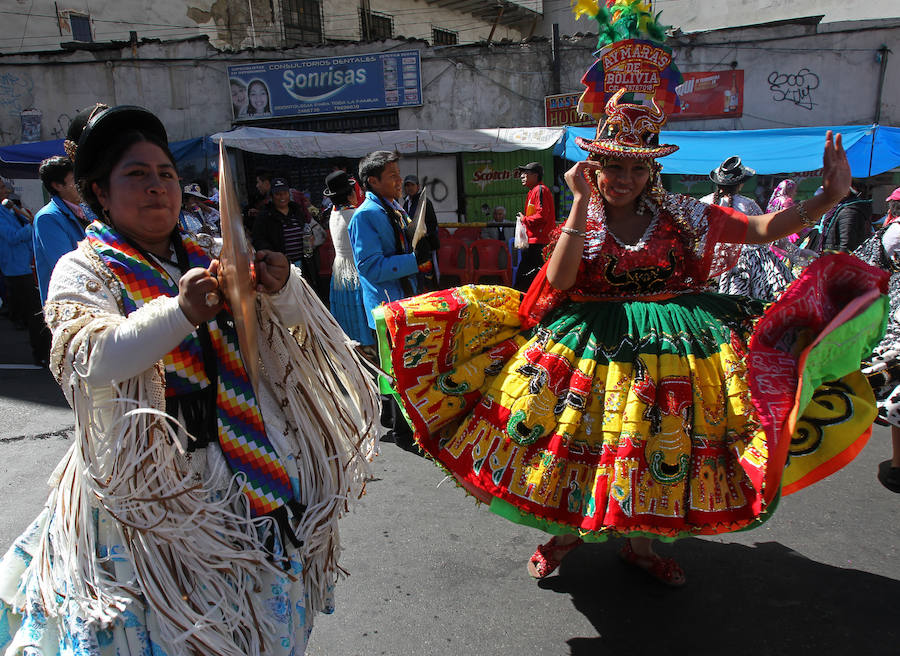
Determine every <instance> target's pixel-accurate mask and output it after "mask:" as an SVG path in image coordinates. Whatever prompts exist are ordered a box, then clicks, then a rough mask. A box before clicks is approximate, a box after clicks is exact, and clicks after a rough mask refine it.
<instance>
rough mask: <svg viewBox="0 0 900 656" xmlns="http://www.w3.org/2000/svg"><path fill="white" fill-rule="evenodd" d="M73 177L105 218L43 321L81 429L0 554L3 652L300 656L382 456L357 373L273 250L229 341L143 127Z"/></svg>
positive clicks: (104, 143)
mask: <svg viewBox="0 0 900 656" xmlns="http://www.w3.org/2000/svg"><path fill="white" fill-rule="evenodd" d="M75 177H76V180H77V181H78V184H79V186H80V188H81V193H82V196H83V197H84V199H85V200H86V201H87V202H88V203H90V205H91V207H92V209H93V210H94V211H95V212H96V214H97V216H100V217H102V218H101V219H99V220H97V221H94V222H93V223H92V224H91V225H90V226H88V228H87V230H86V238H85V240H84V241H82V242H80V243H79V244H78V247H77V248H76V249H75V250H74V251H73V252H71V253H67V254H66V255H64V256H63V257H62V258H61V259H60V261H59V263H58V264H57V265H56V267H55V269H54V271H53V275H52V277H51V280H50V287H49V294H48V299H47V303H46V305H45V306H44V316H45V317H46V320H47V324H48V326H49V327H50V329H51V331H52V333H53V347H52V351H51V356H50V360H51V363H50V368H51V371H52V372H53V374H54V376H55V377H56V379H57V381H58V382H59V384H60V386H61V387H62V390H63V392H64V394H65V395H66V398H67V400H68V401H69V404H70V405H71V406H72V408H73V410H74V411H75V435H74V439H73V443H72V446H71V448H70V449H69V451H68V453H67V454H66V456H65V457H64V458H63V460H62V461H61V462H60V464H59V466H58V467H57V468H56V471H54V472H53V474H52V476H51V478H50V481H49V484H50V489H51V491H50V496H49V499H48V501H47V504H46V506H45V507H44V509H43V511H42V512H41V513H40V515H39V516H38V518H37V519H36V520H35V522H34V523H33V524H32V525H31V526H30V527H29V528H28V529H27V530H26V531H25V533H23V534H22V535H21V536H20V537H19V538H17V539H16V541H15V542H14V544H13V546H12V547H11V548H10V549H9V551H8V552H7V553H6V555H5V556H4V557H3V559H2V560H0V652H2V653H4V654H7V655H8V656H12V655H13V654H16V655H27V656H37V655H42V656H52V655H56V654H67V655H68V654H71V655H75V656H119V655H125V654H132V655H137V654H148V655H149V654H153V656H182V655H185V654H216V655H217V656H248V655H252V656H260V655H263V654H265V655H269V656H275V655H279V656H288V655H290V656H294V655H296V654H302V653H304V652H305V650H306V644H307V640H308V638H309V633H310V631H311V630H312V625H313V619H314V618H315V616H316V615H317V614H318V613H319V612H330V611H331V610H332V607H333V604H332V590H333V587H334V584H335V582H336V580H337V577H338V574H339V573H340V569H339V567H338V563H337V558H338V555H339V553H340V540H339V537H338V529H337V521H338V518H339V517H340V515H341V514H343V513H344V512H345V511H346V509H347V505H348V503H349V502H350V501H352V500H354V499H355V498H356V497H357V496H358V495H360V494H362V488H363V485H364V481H365V476H366V469H367V467H366V460H367V459H368V458H369V457H370V455H371V453H372V451H373V449H374V431H373V430H372V426H373V425H374V421H375V407H376V406H375V396H374V394H373V389H372V386H371V384H370V382H369V380H370V379H369V376H368V375H367V373H366V372H365V371H364V370H363V368H362V363H361V362H360V360H359V358H358V357H357V355H356V351H355V350H354V349H353V348H352V347H351V346H350V341H349V340H348V339H347V337H346V336H345V335H344V333H343V332H342V331H341V329H340V327H339V326H338V325H337V324H336V323H335V322H334V319H333V318H332V317H331V315H330V314H329V313H328V311H327V310H326V309H325V308H324V307H323V306H322V305H321V303H320V302H319V300H318V299H317V298H316V295H315V294H314V292H313V291H312V290H311V289H310V287H309V285H307V283H306V282H305V281H304V280H303V278H302V276H301V275H300V272H299V271H298V270H297V269H296V268H295V267H292V266H290V265H289V264H288V262H287V259H286V258H285V256H284V255H283V254H281V253H274V252H271V251H258V252H257V253H256V256H255V267H256V273H257V283H258V286H257V291H258V292H260V293H259V294H258V295H257V296H256V308H255V309H256V314H257V319H258V322H259V331H258V339H257V343H256V345H255V346H256V348H253V346H251V345H250V344H251V343H250V342H244V343H243V344H241V343H239V340H238V337H237V329H236V327H235V324H234V322H235V318H234V316H232V314H231V308H230V307H229V306H228V305H227V304H226V303H225V299H224V295H223V291H222V290H221V289H220V287H219V280H218V277H217V275H218V274H219V273H220V271H219V261H218V260H217V259H215V257H214V255H213V254H212V253H211V252H210V250H209V248H210V247H211V245H212V243H213V242H212V240H211V239H209V240H208V243H206V244H204V243H201V242H199V241H198V240H197V239H194V238H193V237H192V236H191V235H189V234H188V233H186V232H184V231H182V230H180V229H178V227H177V223H178V211H179V208H180V206H181V189H180V187H179V184H178V173H177V171H176V169H175V160H174V158H173V157H172V154H171V152H170V151H169V148H168V144H167V139H166V131H165V128H164V127H163V125H162V123H160V121H159V119H158V118H157V117H156V116H154V115H153V114H151V113H150V112H148V111H146V110H144V109H141V108H139V107H113V108H110V109H106V110H104V111H102V112H100V113H98V114H97V115H96V116H94V117H93V118H91V120H90V122H89V123H88V124H87V126H86V127H85V129H84V131H83V133H82V135H81V138H80V141H79V143H78V148H77V155H76V158H75ZM223 218H226V220H227V217H223ZM249 291H250V290H248V293H249ZM248 353H254V354H256V353H258V361H257V362H253V361H251V360H248V359H247V358H248ZM253 365H257V366H258V367H259V369H260V370H261V371H262V373H263V375H261V376H259V380H258V382H257V383H256V384H254V381H253V379H252V378H251V375H250V374H249V373H248V371H249V370H251V369H253V368H254V367H253ZM348 395H349V396H348Z"/></svg>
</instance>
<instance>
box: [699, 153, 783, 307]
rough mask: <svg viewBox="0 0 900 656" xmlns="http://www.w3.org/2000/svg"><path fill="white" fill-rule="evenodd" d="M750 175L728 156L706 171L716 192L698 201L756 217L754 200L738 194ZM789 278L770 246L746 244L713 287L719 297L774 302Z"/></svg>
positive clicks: (759, 210)
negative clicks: (743, 297) (736, 297)
mask: <svg viewBox="0 0 900 656" xmlns="http://www.w3.org/2000/svg"><path fill="white" fill-rule="evenodd" d="M754 175H756V171H754V170H753V169H751V168H749V167H747V166H744V165H743V163H742V162H741V158H740V157H738V156H736V155H735V156H732V157H729V158H728V159H726V160H725V161H724V162H722V163H721V164H720V165H719V166H718V167H716V168H715V169H713V170H712V171H710V172H709V179H710V180H712V181H713V182H714V183H715V185H716V190H715V192H713V193H711V194H709V195H707V196H704V197H703V198H701V199H700V202H702V203H707V204H709V205H716V206H718V207H728V208H732V209H735V210H737V211H738V212H741V213H743V214H746V215H747V216H756V215H760V214H762V213H763V211H762V210H761V209H760V208H759V205H757V204H756V201H755V200H753V199H752V198H748V197H747V196H743V195H741V193H740V191H741V187H742V186H743V184H744V183H745V182H746V181H747V180H749V179H750V178H752V177H753V176H754ZM793 279H794V276H793V274H792V273H791V269H790V266H789V265H788V264H786V263H785V262H784V261H782V258H780V257H779V256H778V254H776V252H775V251H774V250H773V249H772V246H771V245H770V244H748V245H746V246H744V248H742V249H741V250H740V255H739V256H738V258H737V261H735V263H734V266H732V267H731V268H729V269H728V270H727V271H725V272H724V273H722V274H721V275H720V276H719V279H718V285H717V288H718V291H719V293H720V294H738V295H740V296H749V297H751V298H758V299H761V300H763V301H774V300H775V299H776V298H777V297H778V295H779V294H780V293H781V292H783V291H784V290H785V289H786V288H787V286H788V285H789V284H790V282H791V281H792V280H793Z"/></svg>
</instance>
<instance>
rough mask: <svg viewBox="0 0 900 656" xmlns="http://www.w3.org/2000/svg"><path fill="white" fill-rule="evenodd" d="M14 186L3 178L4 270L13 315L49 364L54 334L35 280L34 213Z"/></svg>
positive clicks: (35, 354) (0, 248)
mask: <svg viewBox="0 0 900 656" xmlns="http://www.w3.org/2000/svg"><path fill="white" fill-rule="evenodd" d="M11 193H12V189H10V188H9V186H7V184H6V182H5V181H3V180H2V179H0V201H2V207H0V272H2V273H3V276H4V277H5V278H6V290H7V297H8V301H9V312H10V317H11V318H12V319H13V321H14V322H15V323H16V324H17V325H19V326H22V327H25V328H27V329H28V341H29V344H30V345H31V358H32V361H33V362H34V364H36V365H38V366H41V367H43V366H46V365H47V362H48V361H49V357H50V333H49V332H47V327H46V326H45V325H44V319H43V317H42V316H41V297H40V293H39V292H38V288H37V285H36V284H35V281H34V272H33V271H32V264H33V262H34V245H33V241H34V224H33V223H32V221H33V219H34V216H33V215H32V214H31V212H30V211H28V210H27V209H25V208H23V207H22V206H20V205H19V204H17V203H15V202H14V201H13V200H11V199H10V194H11Z"/></svg>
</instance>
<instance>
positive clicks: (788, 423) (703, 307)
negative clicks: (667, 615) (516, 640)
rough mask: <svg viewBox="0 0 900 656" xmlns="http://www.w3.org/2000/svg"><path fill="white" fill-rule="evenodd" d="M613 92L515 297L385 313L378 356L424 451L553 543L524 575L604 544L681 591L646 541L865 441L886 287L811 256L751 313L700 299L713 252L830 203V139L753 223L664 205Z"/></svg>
mask: <svg viewBox="0 0 900 656" xmlns="http://www.w3.org/2000/svg"><path fill="white" fill-rule="evenodd" d="M620 98H621V92H619V93H617V94H616V95H614V96H613V97H612V99H611V100H610V101H609V103H608V104H607V106H606V116H607V119H606V122H605V124H602V125H601V126H600V128H599V129H598V132H597V138H596V139H595V140H593V141H587V140H581V141H580V142H579V144H580V146H581V147H582V148H583V149H585V150H587V151H588V152H589V153H590V158H589V159H588V160H587V161H583V162H579V163H578V164H576V165H575V166H574V167H572V168H571V169H570V170H569V171H568V172H567V174H566V180H567V182H568V184H569V187H570V188H571V190H572V192H573V195H574V200H573V205H572V209H571V212H570V214H569V217H568V219H567V221H566V222H565V225H563V226H562V227H561V228H559V229H558V230H557V231H556V234H555V235H554V239H553V242H552V243H551V244H550V246H549V247H548V256H549V259H548V262H547V264H546V265H545V267H544V269H543V270H542V275H541V276H539V277H538V279H537V280H536V281H535V284H533V285H532V287H531V288H530V290H529V292H528V293H527V294H526V296H525V297H524V299H523V298H522V297H521V296H520V295H519V294H517V293H516V292H515V291H513V290H511V289H508V288H505V287H496V286H465V287H461V288H457V289H452V290H447V291H443V292H432V293H429V294H424V295H421V296H418V297H414V298H410V299H405V300H402V301H398V302H394V303H391V304H388V305H386V306H383V307H382V308H381V310H382V312H381V314H382V316H381V318H380V323H381V326H382V328H383V335H384V337H385V338H386V341H389V343H390V344H391V345H393V346H392V350H391V351H390V353H389V358H388V360H387V361H386V362H384V365H386V366H390V367H392V368H393V370H392V373H393V375H394V378H395V381H396V388H397V392H398V395H399V397H400V399H401V401H402V403H403V406H404V408H405V410H406V412H407V414H408V416H409V419H410V421H411V423H412V425H413V427H414V429H415V437H416V440H417V442H418V444H419V446H420V447H421V448H422V449H423V450H424V451H425V453H426V454H427V455H428V456H430V457H431V458H433V459H434V460H435V461H437V463H438V464H439V465H440V466H441V467H443V468H444V469H445V470H446V471H447V472H449V473H450V474H451V475H452V476H453V477H454V478H455V479H456V480H457V482H458V483H459V484H460V485H461V486H462V487H463V488H464V489H465V490H466V491H467V492H469V493H470V494H472V495H474V496H475V497H476V499H478V500H480V501H482V502H484V503H486V504H489V505H490V509H491V510H492V511H494V512H496V513H498V514H500V515H502V516H504V517H506V518H508V519H510V520H512V521H514V522H517V523H522V524H526V525H529V526H533V527H537V528H540V529H542V530H544V531H546V532H548V533H550V534H552V535H553V536H554V537H553V538H552V539H551V540H550V541H549V542H547V543H546V544H543V545H541V546H539V547H538V549H537V551H536V552H535V553H534V555H533V556H532V558H531V560H530V562H529V565H528V569H529V572H530V573H531V574H532V576H535V577H539V578H540V577H545V576H547V575H548V574H550V573H551V572H553V571H554V570H555V568H556V567H557V566H558V565H559V562H560V560H561V559H562V558H563V556H564V555H565V554H566V553H568V552H569V551H570V550H571V549H573V548H574V547H576V546H577V545H578V544H580V543H581V542H582V541H583V540H588V541H603V540H606V539H608V538H609V537H613V536H617V537H623V538H627V540H626V542H625V544H624V546H623V548H622V551H621V556H622V558H623V559H624V560H625V561H626V562H627V563H630V564H632V565H635V566H637V567H639V568H641V569H642V570H646V571H647V572H649V573H650V574H651V575H652V576H653V577H655V578H656V579H658V580H659V581H661V582H663V583H665V584H668V585H674V586H678V585H682V584H684V582H685V580H686V577H685V574H684V572H683V571H682V570H681V568H680V567H679V566H678V564H677V563H676V562H675V561H674V560H672V559H666V558H662V557H660V556H658V555H657V554H656V553H654V551H653V548H652V540H654V539H661V540H674V539H676V538H681V537H687V536H693V535H713V534H719V533H725V532H729V531H737V530H740V529H744V528H748V527H751V526H754V525H756V524H759V523H760V522H762V521H764V520H765V519H766V518H767V517H768V516H769V515H770V514H771V512H772V510H773V509H774V506H775V503H776V501H777V499H778V498H779V494H780V493H789V492H793V491H795V490H797V489H800V488H802V487H804V486H806V485H809V484H810V483H812V482H814V481H815V480H818V479H820V478H822V477H823V476H825V475H827V473H830V472H831V471H834V470H835V469H836V468H839V467H840V466H842V465H843V464H844V463H845V462H847V461H849V459H851V458H852V457H853V455H854V454H855V453H856V451H857V450H858V449H859V448H860V446H861V443H864V441H865V440H864V433H865V431H866V429H867V428H869V427H870V425H871V422H872V419H873V418H874V408H873V403H872V399H871V390H868V392H867V386H866V383H865V380H864V379H862V380H861V378H862V377H861V374H860V373H859V363H860V359H861V355H862V354H863V353H865V352H867V351H866V349H868V348H870V347H871V345H872V344H873V343H875V342H877V340H878V337H879V336H880V334H881V331H882V330H883V315H884V308H885V301H884V298H883V297H882V292H883V289H884V283H885V279H886V276H885V275H884V274H883V272H880V271H877V270H875V269H873V268H871V267H867V266H866V265H863V264H861V263H859V262H858V261H854V259H853V258H850V257H843V259H840V258H839V259H838V260H831V259H825V260H823V261H821V262H819V263H817V264H816V265H815V266H814V268H813V270H812V271H811V272H810V273H809V274H808V275H806V276H805V277H804V278H803V279H802V280H800V281H798V283H796V284H795V287H794V288H792V289H791V290H790V291H789V292H788V293H786V294H785V295H784V297H783V298H782V299H781V300H780V301H779V303H776V304H775V305H774V306H772V307H770V308H769V310H768V311H767V312H766V314H765V316H764V317H762V318H760V314H761V312H762V304H761V303H759V302H758V301H754V300H752V299H748V298H746V297H732V296H724V295H719V294H714V293H709V292H707V291H706V289H707V288H706V282H707V280H708V279H709V278H710V276H711V275H714V274H716V273H720V272H721V271H723V270H724V269H725V268H726V267H727V266H728V264H729V262H728V260H729V259H730V258H731V259H733V255H734V253H733V252H730V249H729V248H720V249H716V245H717V244H720V245H729V244H741V243H742V242H753V243H766V242H771V241H772V240H774V239H777V238H780V237H783V236H785V235H788V234H791V233H793V232H796V231H797V229H798V228H800V227H801V226H802V225H803V224H804V223H807V222H809V218H810V217H812V216H819V215H821V214H822V213H823V212H824V211H826V210H827V209H828V208H829V207H831V206H832V205H833V204H834V203H835V202H837V201H838V200H839V199H840V198H841V197H842V196H843V194H844V193H845V191H846V189H847V187H848V186H849V183H850V169H849V165H848V164H847V160H846V157H845V154H844V151H843V149H842V147H841V140H840V136H838V137H837V138H836V139H833V138H832V136H831V133H829V134H828V137H827V139H826V145H825V155H824V166H825V169H824V181H825V187H826V194H825V195H823V196H820V197H818V198H817V199H812V200H808V201H805V202H804V203H801V204H799V205H797V206H794V207H793V208H791V209H788V210H783V211H780V212H776V213H774V214H765V215H762V216H757V217H748V216H746V215H745V214H743V213H741V212H738V211H736V210H732V209H727V208H719V207H714V206H709V205H705V204H703V203H700V202H699V201H697V200H694V199H692V198H689V197H685V196H680V195H675V194H670V193H667V192H665V191H664V190H663V189H662V186H661V182H660V176H659V172H660V168H661V167H660V165H659V164H658V163H657V162H656V158H658V157H662V156H664V155H668V154H670V153H672V152H674V151H675V150H676V149H677V147H676V146H669V145H658V133H659V130H660V127H661V126H662V125H663V123H664V122H665V115H664V114H663V112H662V111H660V110H659V109H658V108H657V107H656V105H655V104H654V105H653V106H652V107H646V106H641V105H632V104H628V103H620V102H619V100H620ZM754 321H757V322H758V323H757V325H756V328H755V329H754ZM848 321H849V324H848V323H847V322H848ZM848 326H849V327H848ZM381 334H382V333H380V335H379V336H381ZM751 335H752V337H751ZM836 343H839V344H840V348H836V347H835V344H836ZM836 353H837V356H839V357H836V356H835V354H836ZM825 381H833V382H830V383H829V385H825V386H823V383H824V382H825ZM823 394H824V395H826V396H827V397H828V398H825V397H823V396H822V395H823ZM867 394H868V396H867ZM828 395H830V396H828ZM835 399H838V400H835ZM820 400H821V402H820ZM829 408H832V409H838V410H839V412H838V413H832V414H829V412H830V410H829ZM813 411H814V413H815V416H812V415H811V413H812V412H813ZM792 437H794V438H795V439H794V441H793V442H792ZM826 447H827V448H826ZM788 462H789V463H790V464H789V466H788V467H787V468H786V467H785V465H786V463H788Z"/></svg>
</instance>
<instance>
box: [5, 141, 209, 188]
mask: <svg viewBox="0 0 900 656" xmlns="http://www.w3.org/2000/svg"><path fill="white" fill-rule="evenodd" d="M169 149H170V150H171V151H172V154H173V155H174V156H175V162H176V163H177V164H178V168H179V171H180V172H181V171H182V169H184V168H185V165H188V166H187V168H189V169H192V170H194V169H202V168H205V167H204V166H203V165H201V164H200V162H204V161H206V160H209V162H210V163H213V162H215V161H216V160H217V159H218V156H219V149H218V147H217V146H216V145H215V144H214V143H213V141H212V139H210V138H209V137H197V138H195V139H185V140H184V141H173V142H172V143H170V144H169ZM65 154H66V152H65V150H63V140H62V139H53V140H51V141H36V142H34V143H23V144H16V145H14V146H0V175H2V176H4V177H7V178H16V179H27V178H37V177H38V168H39V167H40V165H41V162H42V161H43V160H45V159H47V158H48V157H52V156H53V155H65Z"/></svg>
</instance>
